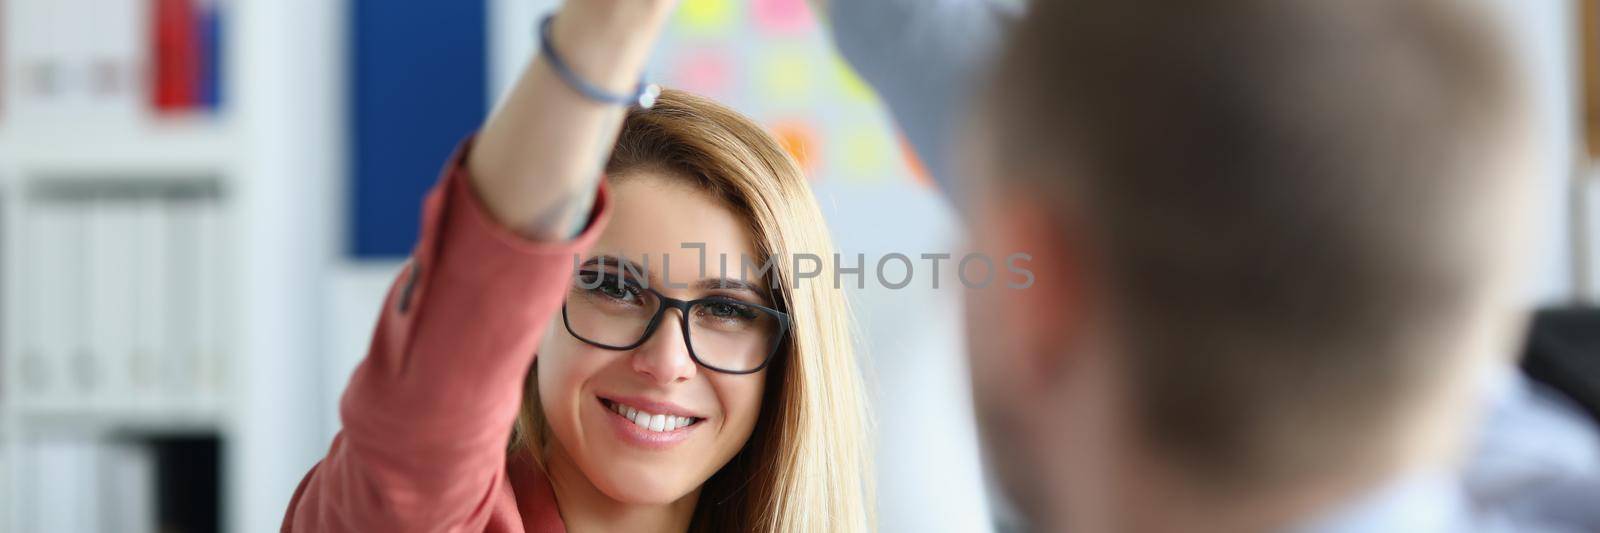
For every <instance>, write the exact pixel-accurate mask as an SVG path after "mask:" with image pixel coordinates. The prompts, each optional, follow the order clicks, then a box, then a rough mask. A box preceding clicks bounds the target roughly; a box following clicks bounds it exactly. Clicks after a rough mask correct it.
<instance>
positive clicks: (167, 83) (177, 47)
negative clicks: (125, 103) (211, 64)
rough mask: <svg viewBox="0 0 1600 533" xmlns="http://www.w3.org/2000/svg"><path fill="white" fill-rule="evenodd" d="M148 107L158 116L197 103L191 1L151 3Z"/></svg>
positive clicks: (196, 44) (197, 56) (196, 56)
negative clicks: (152, 7)
mask: <svg viewBox="0 0 1600 533" xmlns="http://www.w3.org/2000/svg"><path fill="white" fill-rule="evenodd" d="M151 1H153V2H154V3H155V4H154V9H153V11H152V13H153V17H152V18H151V21H150V22H151V31H150V37H151V46H150V50H151V53H152V54H153V57H152V58H151V61H152V63H153V64H154V67H155V68H154V73H153V74H154V79H153V80H152V81H153V82H154V86H153V88H152V89H153V90H152V93H151V97H152V101H151V106H152V107H153V108H154V109H155V110H156V111H157V112H160V113H170V112H176V111H183V110H185V109H189V108H192V107H194V106H195V105H196V104H197V103H198V102H199V98H200V95H199V87H200V68H201V64H200V61H201V58H200V43H199V40H200V36H199V31H198V29H199V25H198V24H196V23H195V20H196V19H195V10H194V4H193V2H192V1H191V0H151Z"/></svg>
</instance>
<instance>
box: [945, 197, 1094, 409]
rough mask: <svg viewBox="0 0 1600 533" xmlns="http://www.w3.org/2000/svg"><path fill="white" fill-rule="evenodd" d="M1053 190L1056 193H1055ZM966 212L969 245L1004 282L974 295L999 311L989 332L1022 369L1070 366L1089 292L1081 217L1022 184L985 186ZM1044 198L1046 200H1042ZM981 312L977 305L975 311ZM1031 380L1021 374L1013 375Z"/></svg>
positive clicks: (1059, 372) (1044, 375) (1040, 374)
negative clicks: (970, 213)
mask: <svg viewBox="0 0 1600 533" xmlns="http://www.w3.org/2000/svg"><path fill="white" fill-rule="evenodd" d="M1056 194H1059V193H1056ZM986 196H987V198H986V199H985V201H984V202H983V203H984V204H985V205H984V206H982V207H978V208H977V209H976V210H975V213H974V215H975V216H976V217H978V218H981V220H975V221H974V229H975V233H974V235H973V239H974V248H975V250H977V251H981V252H983V253H987V254H990V257H991V258H992V259H993V260H994V261H995V263H996V264H997V265H999V269H1000V271H1001V273H1002V275H1001V278H1000V279H1001V280H1002V281H1003V282H1004V283H995V284H993V285H991V286H989V287H988V288H986V289H981V291H986V292H989V293H990V294H976V295H972V296H973V297H977V298H983V299H984V300H985V301H987V302H990V303H991V304H992V305H993V306H992V307H989V308H988V311H986V312H995V313H997V314H999V315H1000V316H996V317H994V318H996V319H998V320H997V321H995V322H993V325H994V326H995V327H994V328H993V329H994V330H995V331H992V332H974V334H999V335H1006V336H1008V337H1009V338H1008V339H1007V340H1006V341H1005V344H1006V345H1008V346H1010V347H1011V351H1012V352H1013V353H1012V354H1010V356H1011V357H1017V358H1021V359H1022V360H1020V361H1018V363H1019V364H1020V365H1021V367H1022V368H1020V370H1022V371H1023V372H1024V373H1026V374H1029V375H1031V376H1033V377H1036V378H1038V379H1044V380H1055V379H1059V378H1061V377H1063V374H1064V373H1066V372H1070V371H1071V366H1072V364H1073V361H1072V359H1073V358H1074V357H1076V354H1078V353H1079V352H1080V350H1079V349H1078V347H1079V346H1080V345H1081V344H1083V343H1084V342H1086V341H1087V340H1088V335H1089V334H1090V333H1092V332H1091V328H1092V327H1093V326H1092V321H1093V316H1092V314H1091V312H1090V311H1091V309H1093V300H1092V299H1093V298H1095V297H1096V295H1095V292H1094V291H1093V290H1091V287H1090V283H1089V274H1090V272H1092V270H1093V269H1092V268H1090V264H1091V261H1090V258H1091V257H1092V254H1091V253H1090V248H1089V242H1090V241H1089V239H1088V238H1087V231H1086V228H1085V226H1084V225H1083V224H1082V223H1081V220H1082V218H1081V217H1080V216H1078V215H1077V214H1075V213H1072V212H1068V211H1064V210H1063V209H1062V208H1061V207H1060V206H1059V205H1053V204H1055V202H1050V201H1049V199H1050V198H1051V197H1052V196H1054V195H1049V194H1045V193H1041V192H1039V191H1034V190H1032V189H1031V188H1027V187H1003V186H1000V187H994V188H991V189H990V191H989V192H988V194H986ZM1047 204H1052V205H1047ZM980 312H984V311H980ZM1018 377H1020V378H1023V379H1031V378H1029V377H1027V376H1018Z"/></svg>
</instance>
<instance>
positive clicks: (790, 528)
mask: <svg viewBox="0 0 1600 533" xmlns="http://www.w3.org/2000/svg"><path fill="white" fill-rule="evenodd" d="M638 171H656V172H662V173H663V174H665V175H667V176H669V177H670V178H674V179H685V180H688V181H689V182H690V183H693V184H695V185H697V186H698V187H700V188H701V189H702V190H704V191H706V192H707V193H709V194H711V195H712V196H713V197H715V198H717V199H718V200H720V201H722V202H724V203H725V204H726V205H728V206H729V207H730V208H732V209H734V210H735V212H737V213H739V214H740V215H742V216H743V217H744V218H745V219H746V220H747V222H748V223H749V229H750V230H751V234H752V235H754V236H755V240H756V242H755V246H756V253H757V255H759V256H760V257H758V258H754V259H753V261H756V262H761V261H764V260H766V259H767V258H769V257H774V258H776V259H775V260H774V261H773V265H772V266H773V268H772V271H771V275H772V279H770V280H769V286H771V287H773V290H774V291H776V292H775V298H776V299H777V301H778V302H781V306H782V307H784V308H785V309H784V310H785V311H787V312H788V313H789V316H790V318H791V322H792V324H791V329H790V331H789V334H788V336H787V338H786V339H785V340H784V343H785V344H784V347H783V349H782V350H781V351H780V353H779V355H778V356H777V358H776V360H774V361H773V364H772V365H771V366H769V367H768V369H767V371H766V379H767V380H768V381H767V387H766V394H765V397H764V398H763V399H762V405H761V413H760V415H759V417H758V419H757V422H756V426H755V429H754V431H753V432H752V433H751V435H750V440H749V441H748V442H746V443H745V446H744V448H743V449H741V450H740V451H739V453H738V454H736V455H735V456H734V457H733V459H731V460H730V461H729V462H728V464H727V465H725V466H723V467H722V468H721V469H720V470H718V471H717V473H716V474H714V475H712V476H711V478H710V479H708V480H706V482H705V484H704V485H703V486H702V490H701V494H700V498H699V503H698V506H697V508H696V509H695V514H694V518H693V520H692V522H691V525H690V530H692V531H738V532H747V531H767V532H834V531H868V530H871V529H873V526H874V523H875V519H874V516H873V514H874V513H873V505H874V502H873V491H874V488H875V482H874V476H873V470H872V465H871V442H870V437H869V435H870V433H869V424H870V422H869V420H870V417H869V414H868V409H867V399H866V393H865V387H864V385H863V380H862V377H861V370H860V369H859V368H858V367H857V366H856V364H857V363H856V358H855V351H854V348H853V345H852V343H851V332H852V330H851V326H850V321H849V317H850V316H851V315H850V310H849V308H848V305H847V302H846V300H845V297H844V293H843V291H840V290H838V289H836V288H834V287H832V286H831V285H830V284H829V283H828V282H827V281H826V279H827V278H826V277H825V276H822V277H811V278H806V279H798V280H797V279H794V273H793V272H792V271H791V270H790V268H788V267H789V266H791V263H787V262H786V259H787V258H792V257H794V256H795V255H796V254H812V255H814V256H816V257H818V258H821V260H822V263H823V265H824V267H825V268H827V267H828V266H829V265H831V262H830V261H831V260H832V259H833V244H832V239H831V238H830V237H829V236H828V233H827V226H826V225H825V224H824V221H823V217H822V211H821V209H819V208H818V206H817V203H816V200H815V198H814V197H813V196H812V193H811V188H810V186H809V185H808V184H807V182H806V179H805V175H804V173H803V172H802V171H801V170H800V166H799V165H798V164H797V163H796V162H795V160H794V159H793V158H791V157H790V156H789V154H788V153H787V152H785V151H784V150H783V148H782V147H781V146H780V145H779V144H778V142H777V141H776V140H775V139H773V137H772V136H771V135H769V134H768V133H767V132H766V131H764V130H762V129H761V127H760V126H758V125H756V124H755V123H754V122H751V121H750V120H749V119H747V118H745V117H743V116H741V115H739V114H738V113H737V112H735V111H733V110H732V109H729V108H727V107H724V106H722V105H719V104H717V103H715V102H712V101H710V100H707V99H705V98H701V97H698V96H695V95H692V94H689V93H685V92H682V91H676V90H667V91H663V92H662V94H661V97H660V99H659V100H658V101H657V102H656V104H655V106H653V107H651V108H650V109H633V110H631V111H630V112H629V113H628V116H627V118H626V120H625V121H624V122H623V127H622V133H621V134H620V135H619V136H618V139H617V143H616V147H615V149H614V151H613V153H612V155H611V159H610V161H608V162H607V164H606V173H607V174H608V176H609V177H610V179H612V180H616V179H621V178H625V177H627V176H628V175H629V174H630V173H633V172H638ZM825 271H826V270H825ZM536 368H537V365H536V366H535V369H536ZM536 383H537V380H536V379H535V377H534V373H533V371H530V375H529V379H528V385H527V387H525V388H524V390H525V394H524V399H523V405H522V411H521V413H520V414H519V415H518V417H517V426H516V431H515V438H514V439H513V442H512V449H511V451H512V454H513V456H515V454H517V453H528V454H531V455H532V458H533V459H534V460H535V461H536V462H537V461H541V460H542V458H543V453H544V447H545V444H546V442H547V439H548V428H547V427H546V425H545V421H544V413H543V410H542V408H541V406H540V405H539V397H538V396H539V395H538V394H537V393H536V392H534V391H535V388H534V387H536V386H537V385H536Z"/></svg>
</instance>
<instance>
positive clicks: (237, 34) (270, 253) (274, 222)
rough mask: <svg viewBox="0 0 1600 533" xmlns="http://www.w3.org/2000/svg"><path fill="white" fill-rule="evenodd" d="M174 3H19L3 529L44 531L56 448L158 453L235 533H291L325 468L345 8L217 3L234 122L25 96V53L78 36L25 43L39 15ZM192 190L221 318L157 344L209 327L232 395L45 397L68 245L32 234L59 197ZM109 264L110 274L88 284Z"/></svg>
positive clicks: (7, 41)
mask: <svg viewBox="0 0 1600 533" xmlns="http://www.w3.org/2000/svg"><path fill="white" fill-rule="evenodd" d="M155 1H165V0H97V1H96V2H89V3H88V4H84V3H83V2H82V0H0V20H3V21H4V22H3V26H0V54H3V55H0V69H4V70H3V71H0V72H3V74H0V79H4V80H5V83H4V84H0V480H3V481H0V531H16V532H18V533H29V532H30V531H31V530H30V529H25V526H28V525H29V524H30V523H29V522H28V517H29V516H33V515H37V514H38V511H37V510H36V509H31V508H29V507H28V506H30V505H32V504H34V503H37V502H28V501H25V500H26V498H28V497H31V495H30V494H29V492H31V491H32V490H33V487H28V486H25V483H26V482H27V481H26V480H27V479H29V478H40V477H41V476H42V477H46V478H49V477H51V476H55V475H56V474H57V472H53V471H47V470H48V469H49V468H50V466H51V464H52V463H48V462H47V461H42V460H40V459H39V457H40V456H39V455H38V454H37V453H35V452H36V451H37V450H38V449H39V448H40V447H38V446H34V445H35V444H38V443H59V442H73V443H89V444H92V445H104V446H105V448H106V449H108V450H113V451H111V452H104V453H103V454H101V452H94V454H101V455H94V454H91V456H93V457H103V456H112V455H116V454H118V453H123V452H121V451H117V450H124V449H126V448H127V447H130V446H131V447H132V449H134V450H144V451H143V452H139V453H146V454H148V455H150V457H154V458H159V460H158V461H157V463H156V464H157V465H158V466H159V468H157V470H158V471H159V472H157V474H159V475H161V476H169V477H171V476H180V474H181V476H180V477H183V480H182V481H175V482H176V483H182V484H183V486H184V487H187V488H190V489H193V488H195V487H200V488H202V489H204V490H209V491H211V492H213V493H214V494H210V499H208V498H206V497H203V496H204V495H198V496H197V495H194V494H190V495H187V496H184V497H185V498H189V499H191V500H192V501H186V502H184V503H185V504H192V505H191V508H190V509H189V510H190V511H193V513H191V514H192V515H193V516H199V517H201V520H202V523H205V517H207V516H209V517H212V519H211V522H216V523H215V525H214V527H217V528H219V529H220V530H223V531H230V532H268V531H276V530H277V529H278V526H279V525H280V523H281V519H282V513H283V509H284V507H285V506H286V505H287V503H288V500H289V497H290V496H291V495H292V493H293V490H294V487H295V485H296V484H297V483H298V481H299V480H300V477H301V476H303V475H304V474H305V472H306V470H307V469H309V468H310V466H311V465H312V464H314V462H315V461H316V459H317V458H318V457H320V456H321V455H322V453H324V452H325V451H326V450H325V446H326V443H325V442H324V441H322V439H321V433H320V431H321V428H322V427H324V426H325V425H326V424H325V423H324V421H323V417H324V416H326V414H325V413H324V412H323V411H322V410H320V409H319V406H321V405H323V404H324V403H326V401H327V400H326V399H325V398H323V397H322V396H323V395H324V390H323V389H324V388H323V386H322V377H321V376H322V366H321V364H320V363H319V360H320V358H319V355H320V348H321V345H322V343H321V342H320V337H319V335H320V334H321V333H322V332H321V328H322V325H321V320H320V316H321V312H320V311H321V307H322V305H323V299H322V298H321V296H320V295H319V293H318V291H320V290H322V288H323V284H322V283H321V279H322V277H323V272H324V271H325V270H326V269H327V268H328V266H329V265H330V264H332V263H333V262H334V258H335V256H336V253H337V250H338V249H339V246H338V245H339V241H340V239H341V238H342V236H341V232H340V231H339V230H338V229H337V228H338V227H339V225H338V224H337V223H336V222H337V221H338V217H337V208H338V206H340V205H341V202H339V197H340V195H341V194H342V183H343V172H344V167H343V164H344V162H343V159H342V157H343V156H342V154H343V152H344V150H343V135H342V131H343V130H342V128H341V125H342V120H343V115H344V113H343V102H342V99H343V94H344V93H343V83H344V75H343V71H344V70H345V69H344V68H343V66H342V64H341V61H342V58H343V53H342V51H343V50H344V47H345V40H344V34H345V29H344V21H343V16H344V15H343V10H344V8H345V6H344V5H343V3H342V2H325V1H322V0H284V1H274V2H261V1H254V0H218V5H220V6H221V8H222V9H223V13H224V17H225V18H224V22H223V28H224V32H223V33H222V34H221V35H222V39H223V40H222V42H221V46H220V49H221V50H222V52H223V56H222V58H221V60H220V64H221V65H222V75H221V78H222V85H223V86H224V87H225V88H226V89H225V91H226V92H225V94H224V97H223V105H222V107H221V109H220V110H219V111H217V112H215V113H209V112H183V113H177V114H172V113H157V112H155V111H152V110H148V109H133V108H131V107H129V106H96V105H83V106H81V108H79V107H74V106H73V105H71V104H69V105H59V106H53V107H51V108H50V109H39V108H28V107H25V106H28V105H31V104H30V102H29V101H28V100H27V99H23V98H17V96H18V95H16V94H15V91H16V90H17V89H18V87H17V84H16V80H18V79H19V75H21V74H24V73H23V72H22V71H21V67H19V61H18V57H16V56H17V54H18V53H19V52H18V51H19V50H22V51H27V50H29V49H30V48H37V47H34V46H30V45H31V44H36V43H18V42H16V41H18V40H20V39H42V38H46V37H45V36H47V35H53V36H54V37H49V38H52V39H70V37H71V34H70V32H68V33H62V32H60V31H52V32H40V31H20V30H18V29H19V28H20V27H22V26H23V25H28V24H33V25H35V26H42V25H45V24H43V23H42V22H41V21H39V20H31V19H30V17H39V16H41V15H40V13H43V12H51V9H56V10H57V11H56V12H54V13H55V14H54V15H53V16H55V17H58V18H57V19H55V20H53V21H51V23H53V24H56V27H53V28H54V29H55V30H60V29H61V28H60V27H59V26H60V25H61V20H63V19H60V18H59V17H61V16H62V15H60V13H59V10H60V9H65V8H61V7H59V6H56V4H57V3H58V2H59V3H63V4H64V3H67V2H77V3H79V4H83V5H90V4H93V5H109V4H117V5H118V6H120V7H117V8H116V9H117V10H119V11H126V12H140V11H139V10H138V9H131V10H130V8H131V7H142V6H145V5H147V4H150V3H152V2H155ZM41 6H54V7H41ZM65 20H68V21H73V20H82V21H83V23H84V24H85V25H89V26H93V27H94V28H95V29H96V30H106V29H107V28H108V27H110V26H115V25H118V24H122V25H131V26H128V27H118V28H115V29H116V31H118V32H121V33H130V34H134V35H139V34H142V33H141V32H143V31H146V27H145V26H144V24H145V23H147V22H148V21H146V20H143V19H141V18H140V17H134V18H132V19H131V20H120V21H119V20H116V18H115V17H93V16H91V17H84V18H81V19H80V18H67V19H65ZM67 26H71V23H70V22H69V23H67ZM68 29H71V28H70V27H69V28H68ZM14 30H16V31H14ZM124 41H125V42H124V44H127V43H128V42H131V41H127V40H126V39H124ZM19 44H20V46H19ZM134 45H135V46H141V47H143V46H145V45H148V42H146V41H142V40H141V41H139V42H137V43H134ZM148 54H149V51H148V49H146V48H139V49H138V50H136V51H134V52H132V53H129V54H128V55H127V57H135V58H146V59H148ZM145 90H148V89H145ZM138 101H139V102H146V101H148V100H146V99H145V98H144V97H143V96H141V97H140V98H139V100H138ZM174 183H180V184H190V185H193V184H202V185H201V186H202V187H209V188H211V190H212V192H211V193H210V194H212V195H213V196H209V197H207V201H209V202H210V204H209V205H210V206H211V209H214V210H215V217H214V219H213V220H214V226H215V227H213V228H211V231H214V232H215V235H214V238H215V242H214V246H213V249H212V251H210V252H207V258H206V259H207V260H208V261H214V262H216V263H217V264H218V268H217V269H216V270H215V272H216V273H217V275H218V277H219V279H218V280H217V285H216V291H215V294H213V295H212V296H213V297H214V298H213V300H214V301H213V302H212V304H213V305H214V307H212V308H207V309H205V310H204V311H203V312H204V313H205V316H203V317H197V318H196V317H190V318H185V317H183V316H179V315H178V314H171V315H165V314H164V315H163V316H148V315H147V316H143V317H142V318H143V319H148V320H147V321H146V322H141V324H143V325H142V326H140V327H148V326H149V323H151V321H153V323H162V321H163V320H167V321H172V322H173V324H171V325H168V326H167V327H166V328H165V329H166V331H169V332H170V331H180V332H181V331H187V330H189V329H192V328H194V325H193V324H179V323H177V322H193V321H196V320H198V321H200V322H205V321H207V320H209V321H211V322H212V323H213V324H212V325H213V326H214V327H213V328H212V329H213V330H214V331H215V339H214V341H215V342H214V343H213V344H214V345H213V346H211V347H210V348H207V350H206V351H207V352H208V353H207V355H206V356H207V357H212V356H214V360H215V362H216V363H217V365H216V366H215V367H214V369H213V370H214V371H215V372H216V376H215V380H214V381H213V382H208V383H209V384H208V386H196V387H192V388H190V389H186V390H180V389H175V388H171V387H166V386H154V385H149V384H148V383H146V384H145V385H141V386H128V387H122V388H119V389H116V390H114V391H111V392H102V393H98V394H86V393H81V391H80V392H73V391H72V390H71V389H66V390H62V389H51V392H49V393H45V392H41V390H42V389H41V388H40V387H38V386H37V383H32V382H30V381H29V379H30V378H29V373H30V372H31V371H33V370H32V369H30V368H27V366H28V365H29V364H30V363H29V361H30V358H31V357H33V355H34V354H32V353H30V352H34V351H37V349H36V348H37V347H36V346H32V345H31V344H36V343H34V342H32V341H30V340H29V339H30V338H36V337H37V336H38V335H40V334H42V333H41V332H38V331H36V329H37V328H38V325H39V322H40V320H39V317H38V315H39V313H40V312H41V309H40V306H41V304H40V300H39V298H38V297H34V296H29V295H42V296H43V297H45V298H50V297H54V296H56V295H51V294H48V293H46V292H44V291H41V289H40V286H39V285H38V283H39V282H40V279H41V274H40V272H38V270H39V269H38V268H37V267H38V264H37V263H36V262H31V261H34V259H33V258H36V257H37V256H36V254H38V253H39V250H40V246H41V243H48V242H53V241H51V240H50V239H49V237H50V236H56V237H59V235H57V234H61V233H63V232H61V231H56V230H53V229H51V228H50V227H47V226H44V225H41V223H40V221H39V220H38V219H36V218H30V216H31V215H30V213H34V212H35V211H37V210H38V209H40V208H41V205H43V204H42V202H44V201H45V199H46V197H50V196H51V194H50V193H47V192H42V191H50V190H56V189H61V188H67V189H74V188H76V189H83V190H90V191H94V190H100V191H113V192H103V193H95V192H90V193H86V194H91V195H92V194H102V195H104V196H105V197H107V198H109V197H114V196H116V195H117V194H133V195H136V196H138V195H145V196H149V197H146V198H145V200H150V199H151V198H155V199H156V200H160V195H161V194H163V193H162V192H161V191H162V190H163V187H167V188H170V187H171V186H173V184H174ZM115 191H120V192H115ZM151 191H155V192H151ZM167 192H170V191H167ZM152 195H153V196H152ZM69 196H70V195H69ZM58 199H59V198H58ZM80 200H81V199H80ZM75 201H76V200H75ZM95 201H102V202H103V203H104V202H105V201H104V199H103V198H102V199H101V200H95ZM47 221H48V219H47ZM167 222H168V223H169V224H168V227H182V224H177V223H175V222H174V221H172V220H167ZM42 235H43V236H46V237H41V236H42ZM97 266H103V265H93V264H89V265H84V267H83V268H96V267H97ZM170 266H172V267H173V268H177V267H179V266H185V265H180V264H176V263H175V264H172V265H170ZM189 266H192V265H189ZM169 273H170V272H167V271H162V272H152V273H150V274H152V275H166V274H169ZM49 275H50V274H49V273H45V274H43V277H45V278H48V277H49ZM121 281H126V282H137V278H131V277H130V278H121ZM114 286H120V285H114ZM44 306H45V307H48V306H49V305H48V304H45V305H44ZM175 308H176V307H174V306H170V305H169V306H165V307H164V309H175ZM79 318H83V317H79ZM103 328H104V326H102V329H103ZM186 328H188V329H186ZM85 329H86V330H85V331H78V332H75V333H76V334H78V335H84V336H87V335H93V334H94V333H93V332H91V331H87V330H88V329H93V328H91V327H88V326H85ZM141 331H142V330H141ZM167 340H170V335H168V339H167ZM164 346H167V347H171V346H174V345H173V344H170V343H169V344H166V345H164ZM171 355H172V354H171V353H161V354H152V356H163V357H165V356H171ZM92 360H94V361H96V362H104V360H102V359H92ZM110 361H113V362H115V361H116V360H115V359H111V360H110ZM56 362H58V363H59V362H60V361H56ZM133 364H137V363H133ZM154 370H155V374H154V375H156V376H158V377H160V376H166V375H170V373H169V372H168V370H170V368H156V369H154ZM191 370H193V369H191ZM175 443H176V444H175ZM196 443H199V444H196ZM196 450H199V451H196ZM201 456H204V457H208V459H204V460H203V461H201V462H206V461H209V462H210V463H212V464H214V465H215V466H214V469H215V470H216V472H217V476H216V478H215V479H213V481H214V482H215V483H214V484H213V485H214V486H211V487H210V488H205V487H206V485H205V483H203V482H202V483H198V484H197V483H195V478H194V477H193V476H194V475H195V471H194V470H183V468H192V467H193V466H195V465H192V464H188V463H190V462H193V461H192V460H191V459H192V458H193V457H201ZM86 457H88V456H86ZM57 459H60V457H57ZM95 460H97V461H98V460H102V459H95ZM55 464H59V463H55ZM173 465H177V466H178V467H182V468H180V470H179V471H178V472H179V474H173V473H172V472H173V471H172V470H171V467H173ZM90 466H95V465H90ZM200 472H202V474H203V472H204V470H201V471H200ZM151 475H156V474H151ZM133 479H140V478H138V477H135V478H133ZM200 479H201V481H204V480H205V479H208V478H207V476H205V475H202V476H201V478H200ZM146 488H147V489H150V490H149V491H147V492H148V493H151V494H153V493H154V491H155V489H154V488H151V487H146ZM112 489H115V487H112V488H107V489H106V490H112ZM111 494H113V495H117V494H116V493H111ZM92 496H93V495H86V496H85V497H86V498H90V497H92ZM86 501H87V500H86ZM207 502H209V503H207ZM69 503H70V504H74V505H76V504H77V503H78V502H77V501H73V502H69ZM100 511H102V512H104V511H105V509H100ZM94 512H95V507H94V506H93V505H92V504H88V505H86V506H85V507H84V508H83V513H85V514H93V513H94ZM207 513H210V514H209V515H208V514H207ZM80 518H81V520H80V521H76V522H70V524H71V525H72V527H73V528H78V527H87V528H94V529H96V530H99V529H104V530H114V531H154V530H155V529H154V528H155V527H156V524H146V525H139V524H115V525H104V527H97V526H101V525H100V524H96V523H95V521H94V519H93V518H92V517H80ZM185 520H193V517H192V516H191V517H190V518H186V519H185ZM192 524H193V522H192V521H191V522H183V523H182V524H180V525H182V526H183V527H184V528H187V529H183V530H185V531H187V530H191V529H192V530H196V531H208V530H209V529H207V526H205V525H202V526H194V525H192ZM33 525H35V526H37V524H33ZM55 525H59V524H55Z"/></svg>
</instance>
